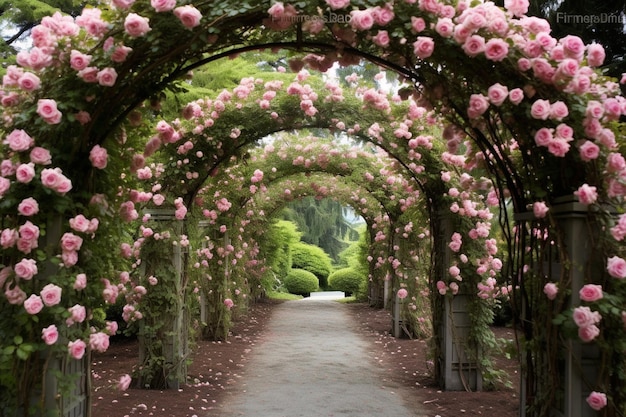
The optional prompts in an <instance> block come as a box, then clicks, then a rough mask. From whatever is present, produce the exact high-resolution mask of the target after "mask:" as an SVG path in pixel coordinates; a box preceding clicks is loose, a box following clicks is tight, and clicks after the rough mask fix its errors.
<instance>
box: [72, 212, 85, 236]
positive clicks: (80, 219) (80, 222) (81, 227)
mask: <svg viewBox="0 0 626 417" xmlns="http://www.w3.org/2000/svg"><path fill="white" fill-rule="evenodd" d="M69 223H70V227H71V228H72V229H73V230H75V231H77V232H82V233H85V232H87V230H89V225H90V222H89V220H88V219H87V218H86V217H85V216H83V215H82V214H79V215H77V216H76V217H74V218H71V219H70V221H69Z"/></svg>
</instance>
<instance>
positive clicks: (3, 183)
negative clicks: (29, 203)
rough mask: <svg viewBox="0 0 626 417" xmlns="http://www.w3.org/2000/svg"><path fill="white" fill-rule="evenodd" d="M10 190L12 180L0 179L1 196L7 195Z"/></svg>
mask: <svg viewBox="0 0 626 417" xmlns="http://www.w3.org/2000/svg"><path fill="white" fill-rule="evenodd" d="M9 188H11V180H9V179H7V178H4V177H0V196H3V195H5V194H6V193H7V191H9Z"/></svg>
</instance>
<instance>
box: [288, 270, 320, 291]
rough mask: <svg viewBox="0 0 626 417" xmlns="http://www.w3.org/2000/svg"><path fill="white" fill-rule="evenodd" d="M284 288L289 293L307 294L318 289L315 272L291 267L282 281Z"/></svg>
mask: <svg viewBox="0 0 626 417" xmlns="http://www.w3.org/2000/svg"><path fill="white" fill-rule="evenodd" d="M284 285H285V288H287V291H289V292H290V293H291V294H298V295H304V296H308V295H309V294H311V293H312V292H315V291H317V290H318V289H319V281H318V279H317V277H316V276H315V274H313V273H312V272H309V271H306V270H304V269H292V270H291V271H289V273H288V274H287V276H286V277H285V281H284Z"/></svg>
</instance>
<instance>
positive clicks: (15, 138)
mask: <svg viewBox="0 0 626 417" xmlns="http://www.w3.org/2000/svg"><path fill="white" fill-rule="evenodd" d="M4 143H5V144H8V145H9V148H11V150H12V151H16V152H20V151H25V150H27V149H28V148H30V147H31V146H33V145H34V144H35V141H34V140H33V138H31V137H30V136H28V133H26V132H25V131H23V130H22V129H15V130H14V131H12V132H11V133H9V135H8V136H7V137H6V139H5V140H4Z"/></svg>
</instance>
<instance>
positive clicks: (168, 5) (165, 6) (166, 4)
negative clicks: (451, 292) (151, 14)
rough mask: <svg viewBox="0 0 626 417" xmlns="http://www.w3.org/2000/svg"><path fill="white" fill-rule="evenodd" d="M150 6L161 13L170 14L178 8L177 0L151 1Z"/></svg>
mask: <svg viewBox="0 0 626 417" xmlns="http://www.w3.org/2000/svg"><path fill="white" fill-rule="evenodd" d="M150 5H151V6H152V7H153V8H154V10H155V11H157V12H159V13H161V12H169V11H170V10H172V9H173V8H174V7H176V0H150Z"/></svg>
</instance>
